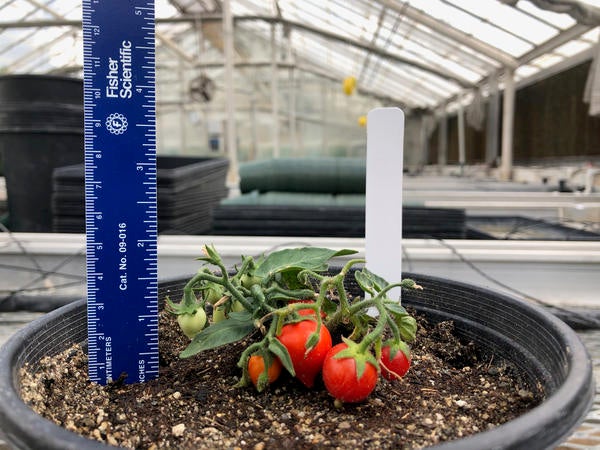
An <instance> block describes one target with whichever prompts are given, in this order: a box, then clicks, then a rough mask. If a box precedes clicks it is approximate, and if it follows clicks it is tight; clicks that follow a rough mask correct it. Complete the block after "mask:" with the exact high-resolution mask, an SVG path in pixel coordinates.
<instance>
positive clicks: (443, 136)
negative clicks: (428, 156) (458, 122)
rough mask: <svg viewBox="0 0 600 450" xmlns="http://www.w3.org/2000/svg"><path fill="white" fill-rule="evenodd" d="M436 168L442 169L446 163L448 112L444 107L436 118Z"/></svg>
mask: <svg viewBox="0 0 600 450" xmlns="http://www.w3.org/2000/svg"><path fill="white" fill-rule="evenodd" d="M438 127H439V128H438V158H437V163H438V168H439V169H440V170H442V169H443V168H444V166H445V165H446V164H447V163H448V113H447V111H446V108H445V107H444V108H443V109H442V114H441V115H440V117H439V119H438Z"/></svg>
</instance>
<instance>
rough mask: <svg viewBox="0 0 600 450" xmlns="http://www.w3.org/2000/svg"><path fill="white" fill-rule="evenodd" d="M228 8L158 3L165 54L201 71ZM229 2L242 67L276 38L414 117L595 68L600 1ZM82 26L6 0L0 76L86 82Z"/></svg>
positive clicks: (68, 0)
mask: <svg viewBox="0 0 600 450" xmlns="http://www.w3.org/2000/svg"><path fill="white" fill-rule="evenodd" d="M225 1H227V0H156V18H157V45H158V46H159V47H160V46H163V47H168V48H169V49H170V54H171V55H172V56H173V57H178V58H184V59H187V60H188V63H189V62H190V61H192V62H194V61H195V60H197V61H198V62H200V61H202V60H203V58H202V55H201V54H200V52H199V51H198V49H197V48H193V46H194V44H193V42H197V40H196V41H194V40H193V39H192V40H190V39H189V36H190V35H195V34H196V31H197V30H199V29H201V30H202V32H203V33H202V34H203V35H204V36H205V37H208V40H209V41H210V44H211V45H212V46H213V47H214V50H215V51H222V49H223V45H222V40H220V37H219V35H220V32H221V28H220V21H221V18H222V15H223V11H224V10H225V8H224V6H226V5H224V3H225ZM228 4H229V5H230V10H231V12H232V14H233V18H234V21H235V27H236V28H235V29H236V32H235V33H236V50H237V51H236V63H244V64H247V65H252V64H259V63H265V57H264V55H262V56H258V55H256V54H255V53H254V48H255V47H252V46H250V45H244V42H243V41H241V42H238V41H239V39H240V38H239V36H237V34H238V33H245V34H244V36H246V35H251V36H255V37H259V38H262V39H264V40H265V42H267V43H269V42H270V40H271V33H272V30H273V29H276V30H278V34H277V35H276V38H275V42H276V43H277V45H278V46H279V48H280V49H281V50H282V51H279V52H276V56H275V57H276V58H278V63H286V64H291V65H293V66H294V67H298V68H300V69H302V70H306V71H308V72H312V73H315V74H318V75H320V76H324V77H328V78H330V79H339V80H340V82H341V80H343V79H344V78H346V77H348V76H353V77H355V78H356V79H357V86H358V91H359V92H362V93H363V94H365V95H370V96H374V97H377V98H379V99H382V100H384V101H385V102H387V103H395V104H399V105H401V106H404V107H406V108H409V109H421V108H425V109H435V108H437V107H439V106H440V105H444V104H447V103H448V102H451V101H453V100H456V99H459V98H462V96H464V95H465V94H469V93H472V92H476V91H478V90H481V91H484V90H485V89H488V88H489V86H491V85H496V82H497V81H499V83H500V84H502V74H503V73H505V72H506V71H507V70H508V71H509V72H510V73H513V72H514V77H515V80H516V81H517V83H519V82H527V81H528V80H529V81H530V80H535V79H537V78H538V77H543V76H546V74H548V73H549V72H550V71H555V70H560V69H561V68H565V67H568V66H570V65H572V64H575V63H577V62H582V61H584V60H586V59H590V58H591V57H592V56H593V49H594V48H595V44H596V43H597V42H598V24H599V23H600V0H585V1H584V0H579V1H578V0H520V1H519V0H409V1H399V0H396V1H394V0H302V1H297V0H272V1H267V0H229V2H228ZM80 21H81V0H0V72H2V73H71V74H78V75H80V74H81V68H82V42H81V41H82V32H81V28H80ZM208 25H212V28H210V30H212V31H209V28H208ZM273 25H275V27H273ZM215 30H216V31H215ZM219 43H220V44H219ZM238 44H239V45H238ZM273 54H275V52H273ZM159 55H160V54H159ZM267 56H269V53H267ZM159 58H160V56H159ZM159 63H160V59H159Z"/></svg>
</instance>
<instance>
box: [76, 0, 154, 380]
mask: <svg viewBox="0 0 600 450" xmlns="http://www.w3.org/2000/svg"><path fill="white" fill-rule="evenodd" d="M83 46H84V48H83V54H84V109H85V212H86V241H87V300H88V308H87V313H88V357H89V377H90V379H91V380H92V381H95V382H98V383H100V384H106V383H108V382H110V381H111V380H119V379H121V380H124V382H126V383H135V382H143V381H147V380H149V379H152V378H156V377H158V301H157V292H158V283H157V251H156V248H157V244H156V242H157V207H156V108H155V102H156V98H155V97H156V91H155V51H154V0H127V1H125V0H83Z"/></svg>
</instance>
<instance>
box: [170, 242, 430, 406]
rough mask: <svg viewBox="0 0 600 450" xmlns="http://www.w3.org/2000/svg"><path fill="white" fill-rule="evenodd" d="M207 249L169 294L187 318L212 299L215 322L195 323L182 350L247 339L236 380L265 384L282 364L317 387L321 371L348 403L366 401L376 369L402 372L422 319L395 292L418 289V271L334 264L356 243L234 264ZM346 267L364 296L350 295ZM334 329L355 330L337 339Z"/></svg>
mask: <svg viewBox="0 0 600 450" xmlns="http://www.w3.org/2000/svg"><path fill="white" fill-rule="evenodd" d="M203 253H204V255H203V256H201V257H200V258H198V259H199V260H200V261H202V262H203V266H202V267H201V268H200V270H198V272H197V273H196V274H195V275H194V276H193V277H192V278H191V279H190V280H189V281H188V283H187V284H186V285H185V287H184V288H183V296H182V298H181V301H180V302H178V303H175V302H173V301H171V300H170V299H169V298H167V305H168V308H169V310H170V311H171V312H172V313H173V314H175V315H177V316H178V320H179V321H181V322H183V321H184V318H185V317H186V315H189V316H193V315H195V314H199V315H200V316H202V313H204V310H205V306H206V304H207V303H210V304H211V305H212V309H213V314H212V320H211V323H210V325H209V326H205V324H202V327H204V328H202V327H201V331H200V332H199V333H197V334H195V331H194V334H195V336H194V337H193V339H192V340H191V342H190V343H189V345H188V346H187V347H186V348H185V349H184V350H183V351H182V352H181V354H180V356H181V357H182V358H188V357H191V356H194V355H197V354H198V353H201V352H203V351H205V350H209V349H214V348H218V347H222V346H225V345H228V344H231V343H234V342H239V341H244V340H245V342H247V344H246V345H245V347H244V349H243V350H242V353H241V355H240V358H239V360H238V366H239V367H240V369H241V370H242V376H241V378H240V381H239V383H238V386H248V385H252V384H254V385H255V386H256V388H257V389H258V390H259V391H261V390H263V389H264V388H265V387H266V386H267V385H268V383H269V382H270V380H271V379H273V377H274V376H275V375H274V373H275V372H278V371H281V368H285V369H286V370H287V371H288V372H289V373H290V374H291V375H292V376H295V377H297V379H298V380H299V381H300V382H302V383H303V384H304V385H306V386H307V387H309V388H312V387H314V385H315V379H316V376H317V374H318V373H319V372H320V371H322V372H323V380H324V381H325V385H326V387H327V389H328V390H329V391H330V392H331V393H332V395H333V396H334V397H335V398H336V399H338V400H341V401H346V402H356V401H361V400H364V398H366V396H368V395H369V393H370V392H371V391H372V389H373V388H374V386H375V384H376V382H377V377H378V372H379V371H381V372H382V373H383V374H384V376H386V377H387V376H388V375H394V374H401V373H402V372H403V371H404V368H401V367H397V366H396V364H398V361H400V359H402V354H406V355H408V354H409V353H408V343H410V342H411V341H412V340H413V339H414V338H415V335H416V328H417V324H416V321H415V320H414V318H413V317H411V316H410V314H408V312H407V311H406V310H405V309H404V307H403V306H402V305H401V303H400V301H399V300H397V299H392V298H390V296H389V292H390V291H392V289H393V288H395V287H401V288H403V289H421V287H420V286H418V285H417V284H416V283H415V282H414V281H413V280H410V279H405V280H402V281H400V282H396V283H388V282H387V281H386V280H384V279H382V278H381V277H379V276H377V275H376V274H374V273H372V272H370V271H369V270H368V269H366V268H355V266H356V265H357V264H363V263H364V262H365V261H364V260H362V259H349V260H348V261H347V262H346V263H345V264H344V266H343V267H342V268H341V270H339V271H336V272H333V273H332V272H329V266H328V262H329V260H330V259H331V258H334V257H338V256H348V255H352V254H353V253H356V252H355V251H353V250H330V249H326V248H317V247H303V248H292V249H283V250H278V251H274V252H272V253H270V254H269V255H267V256H261V257H259V258H253V257H250V256H242V260H241V263H240V264H237V265H236V266H235V267H234V269H228V268H227V267H226V266H225V264H224V263H223V260H222V259H221V256H220V255H219V253H218V252H217V251H216V249H215V248H214V247H213V246H205V247H203ZM349 275H352V276H353V278H354V280H353V281H354V285H355V286H356V285H357V286H358V288H359V292H360V290H362V291H363V292H364V295H360V296H356V297H354V296H352V297H351V296H350V295H349V294H348V292H347V291H346V284H347V281H348V280H347V279H346V278H347V277H348V276H349ZM196 294H199V297H196ZM353 294H356V292H353ZM199 311H202V312H199ZM373 311H375V312H376V314H373ZM199 319H200V322H201V321H202V320H201V319H202V317H199ZM224 319H227V320H224ZM204 321H205V322H206V319H204ZM333 331H335V333H333ZM189 334H190V335H191V334H192V332H190V333H189ZM332 334H333V335H335V336H348V338H342V339H343V343H341V344H338V343H337V342H335V343H334V342H332V337H331V336H332ZM384 336H385V339H386V340H385V342H384ZM334 344H338V345H336V346H335V347H333V348H332V346H333V345H334ZM382 349H383V350H382ZM260 358H262V360H261V359H260ZM388 359H389V361H388ZM261 361H262V362H261ZM380 362H381V363H380ZM265 367H267V370H265ZM388 372H389V373H388ZM404 373H405V371H404ZM402 374H403V373H402ZM394 376H395V375H394Z"/></svg>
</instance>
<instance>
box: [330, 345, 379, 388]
mask: <svg viewBox="0 0 600 450" xmlns="http://www.w3.org/2000/svg"><path fill="white" fill-rule="evenodd" d="M342 341H343V342H344V344H346V345H347V348H345V349H344V350H341V351H339V352H338V353H336V354H335V355H334V356H333V358H334V359H344V358H352V359H353V360H354V361H355V362H356V379H357V380H360V379H361V378H362V376H363V374H364V373H365V368H366V367H367V363H370V364H371V365H373V366H375V368H376V369H377V371H379V363H378V362H377V359H375V356H373V354H372V353H371V352H370V351H365V350H363V349H362V345H361V344H357V343H356V342H354V341H352V340H350V339H347V338H345V337H342Z"/></svg>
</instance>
